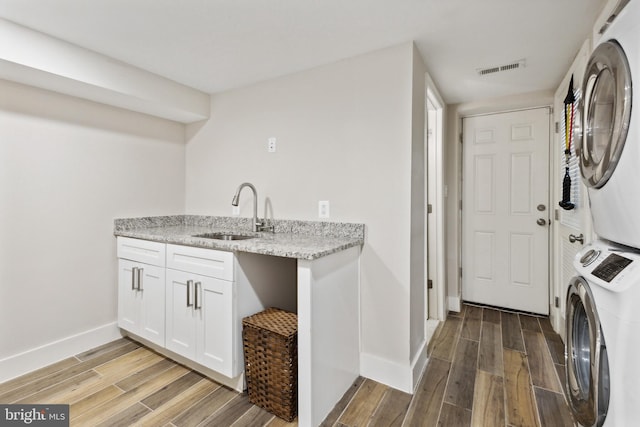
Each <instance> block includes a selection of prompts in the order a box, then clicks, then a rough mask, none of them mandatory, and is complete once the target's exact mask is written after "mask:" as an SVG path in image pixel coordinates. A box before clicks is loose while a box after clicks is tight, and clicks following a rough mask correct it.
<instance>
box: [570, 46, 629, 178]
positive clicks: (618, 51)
mask: <svg viewBox="0 0 640 427" xmlns="http://www.w3.org/2000/svg"><path fill="white" fill-rule="evenodd" d="M582 94H583V100H582V106H581V107H579V110H580V109H581V110H582V121H583V124H582V143H581V147H580V148H579V159H580V171H581V173H582V177H583V180H584V182H585V184H586V185H587V186H589V187H594V188H600V187H602V186H603V185H605V184H606V183H607V181H608V180H609V178H610V177H611V174H612V173H613V171H614V170H615V168H616V166H617V164H618V160H619V159H620V154H621V153H622V149H623V147H624V143H625V141H626V138H627V132H628V129H629V121H630V118H631V72H630V70H629V63H628V62H627V57H626V55H625V53H624V51H623V50H622V47H621V46H620V45H619V44H618V42H616V41H615V40H609V41H607V42H604V43H602V44H600V45H599V46H598V47H597V48H596V49H595V50H594V51H593V53H592V54H591V57H590V58H589V62H588V63H587V69H586V71H585V75H584V79H583V86H582Z"/></svg>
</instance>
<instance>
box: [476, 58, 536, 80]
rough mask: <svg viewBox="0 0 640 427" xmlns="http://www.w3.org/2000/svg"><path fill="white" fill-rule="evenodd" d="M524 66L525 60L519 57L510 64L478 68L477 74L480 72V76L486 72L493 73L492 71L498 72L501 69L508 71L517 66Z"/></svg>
mask: <svg viewBox="0 0 640 427" xmlns="http://www.w3.org/2000/svg"><path fill="white" fill-rule="evenodd" d="M524 66H525V60H524V59H520V60H518V61H514V62H512V63H511V64H505V65H497V66H495V67H487V68H478V69H477V71H478V74H480V75H481V76H486V75H487V74H494V73H499V72H501V71H508V70H516V69H518V68H524Z"/></svg>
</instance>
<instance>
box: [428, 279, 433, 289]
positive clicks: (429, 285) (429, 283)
mask: <svg viewBox="0 0 640 427" xmlns="http://www.w3.org/2000/svg"><path fill="white" fill-rule="evenodd" d="M427 289H433V280H431V279H427Z"/></svg>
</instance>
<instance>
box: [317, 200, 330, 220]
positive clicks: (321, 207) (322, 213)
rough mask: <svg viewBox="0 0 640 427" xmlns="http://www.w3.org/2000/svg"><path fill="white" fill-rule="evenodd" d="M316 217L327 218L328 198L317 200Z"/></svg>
mask: <svg viewBox="0 0 640 427" xmlns="http://www.w3.org/2000/svg"><path fill="white" fill-rule="evenodd" d="M318 217H319V218H329V201H328V200H320V201H319V202H318Z"/></svg>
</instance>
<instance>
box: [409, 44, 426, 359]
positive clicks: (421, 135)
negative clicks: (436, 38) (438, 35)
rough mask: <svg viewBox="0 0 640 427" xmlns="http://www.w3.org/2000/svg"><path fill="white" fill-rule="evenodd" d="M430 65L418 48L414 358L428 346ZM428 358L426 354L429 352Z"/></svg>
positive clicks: (413, 211) (413, 160) (415, 77)
mask: <svg viewBox="0 0 640 427" xmlns="http://www.w3.org/2000/svg"><path fill="white" fill-rule="evenodd" d="M425 73H426V68H425V65H424V62H423V61H422V58H421V57H420V54H419V53H418V50H417V49H416V48H415V46H414V51H413V88H412V89H413V90H412V94H413V99H412V100H413V107H412V119H411V229H410V230H408V231H409V232H410V233H411V264H410V269H411V287H410V294H409V303H410V316H411V317H410V330H409V335H410V342H409V343H410V348H409V355H410V357H411V359H412V360H413V359H414V357H415V356H416V355H417V354H419V353H420V351H421V350H422V349H424V347H425V346H426V342H425V340H426V328H425V327H426V322H425V320H426V316H427V307H426V294H425V292H426V287H425V279H426V271H425V267H426V239H425V238H426V230H425V207H426V205H427V202H426V192H427V188H426V176H425V174H426V170H427V169H426V168H427V165H426V151H425V149H426V144H425V135H426V133H425V132H426V130H425V121H426V107H427V105H426V93H427V88H426V82H425ZM425 357H426V354H425Z"/></svg>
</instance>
